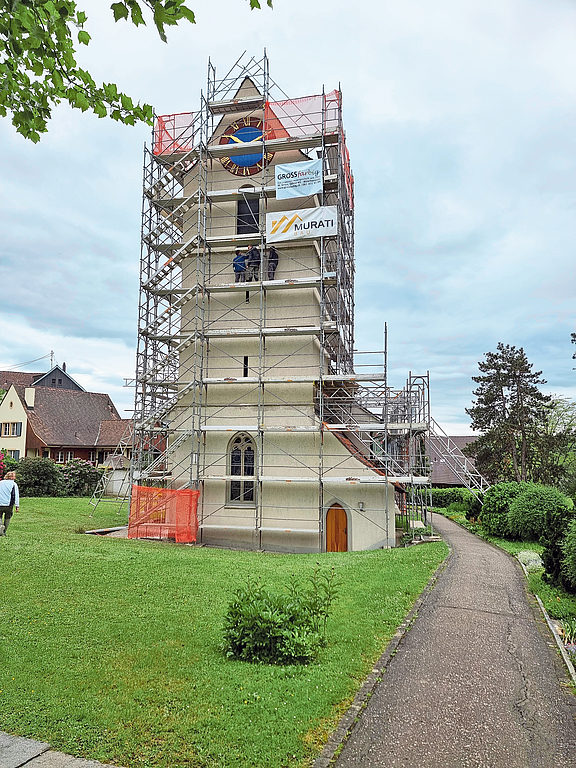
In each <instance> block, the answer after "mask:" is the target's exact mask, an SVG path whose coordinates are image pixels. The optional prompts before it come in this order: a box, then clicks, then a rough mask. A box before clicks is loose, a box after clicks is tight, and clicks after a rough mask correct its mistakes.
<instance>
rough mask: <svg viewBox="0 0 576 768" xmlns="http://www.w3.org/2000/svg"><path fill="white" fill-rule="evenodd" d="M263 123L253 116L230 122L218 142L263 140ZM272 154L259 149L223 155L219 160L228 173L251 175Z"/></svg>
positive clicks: (234, 142)
mask: <svg viewBox="0 0 576 768" xmlns="http://www.w3.org/2000/svg"><path fill="white" fill-rule="evenodd" d="M263 127H264V126H263V123H262V120H258V119H257V118H255V117H245V118H243V119H242V120H239V121H238V122H236V123H232V124H231V125H229V126H228V128H227V129H226V130H225V131H224V133H223V134H222V136H221V137H220V144H247V143H248V142H252V141H263ZM273 156H274V154H273V153H272V152H266V153H265V152H264V147H262V150H261V151H258V152H254V151H253V150H252V151H251V152H246V153H245V154H238V155H236V154H234V155H232V156H231V157H223V158H221V160H220V162H221V163H222V165H223V166H224V168H226V170H227V171H230V173H234V174H236V175H237V176H252V174H254V173H259V172H260V171H261V170H262V168H263V167H264V165H265V164H266V163H267V162H269V161H270V160H271V159H272V157H273Z"/></svg>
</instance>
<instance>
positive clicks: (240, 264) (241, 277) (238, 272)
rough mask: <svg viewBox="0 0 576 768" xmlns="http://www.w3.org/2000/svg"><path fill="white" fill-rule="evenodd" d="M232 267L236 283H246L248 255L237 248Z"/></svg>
mask: <svg viewBox="0 0 576 768" xmlns="http://www.w3.org/2000/svg"><path fill="white" fill-rule="evenodd" d="M232 266H233V267H234V275H235V277H236V279H235V281H234V282H236V283H245V282H246V254H245V253H242V251H241V250H240V249H238V248H236V254H235V255H234V259H233V261H232Z"/></svg>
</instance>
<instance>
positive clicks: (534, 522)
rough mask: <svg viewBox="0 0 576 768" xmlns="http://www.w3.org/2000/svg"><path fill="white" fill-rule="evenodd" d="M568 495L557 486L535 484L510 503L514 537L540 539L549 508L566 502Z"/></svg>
mask: <svg viewBox="0 0 576 768" xmlns="http://www.w3.org/2000/svg"><path fill="white" fill-rule="evenodd" d="M565 500H566V496H564V494H563V493H560V491H559V490H558V489H557V488H551V487H549V486H546V485H536V484H533V485H531V486H530V487H529V488H526V490H525V491H523V492H522V493H521V494H520V495H519V496H516V498H515V499H514V500H513V501H512V502H511V503H510V507H509V509H508V529H509V531H510V535H511V536H512V537H513V538H514V539H522V540H524V541H539V540H540V538H541V536H543V535H544V532H545V516H546V510H547V509H555V508H556V507H557V506H558V505H560V506H561V505H562V504H563V503H565Z"/></svg>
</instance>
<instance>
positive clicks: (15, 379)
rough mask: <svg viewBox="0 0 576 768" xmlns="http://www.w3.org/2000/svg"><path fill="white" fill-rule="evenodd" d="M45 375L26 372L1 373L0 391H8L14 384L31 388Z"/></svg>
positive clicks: (44, 373)
mask: <svg viewBox="0 0 576 768" xmlns="http://www.w3.org/2000/svg"><path fill="white" fill-rule="evenodd" d="M45 375H46V371H44V372H43V373H25V372H24V371H0V389H8V388H9V387H10V386H11V385H12V384H20V385H21V386H23V387H31V386H32V384H33V383H34V381H36V379H38V378H39V377H40V376H45Z"/></svg>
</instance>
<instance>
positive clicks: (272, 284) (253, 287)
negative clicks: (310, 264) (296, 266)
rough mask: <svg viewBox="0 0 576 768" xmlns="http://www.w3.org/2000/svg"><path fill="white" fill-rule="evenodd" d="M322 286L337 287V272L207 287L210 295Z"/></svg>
mask: <svg viewBox="0 0 576 768" xmlns="http://www.w3.org/2000/svg"><path fill="white" fill-rule="evenodd" d="M320 285H336V272H326V273H325V274H324V276H323V277H322V276H321V275H318V277H296V278H294V279H293V280H262V281H261V282H260V281H257V282H252V283H224V284H222V285H207V286H206V291H207V292H208V293H225V292H229V291H237V292H239V293H240V292H243V291H259V290H260V288H265V289H266V290H267V291H276V290H280V289H282V290H285V289H286V288H288V289H290V288H317V287H318V286H320Z"/></svg>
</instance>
